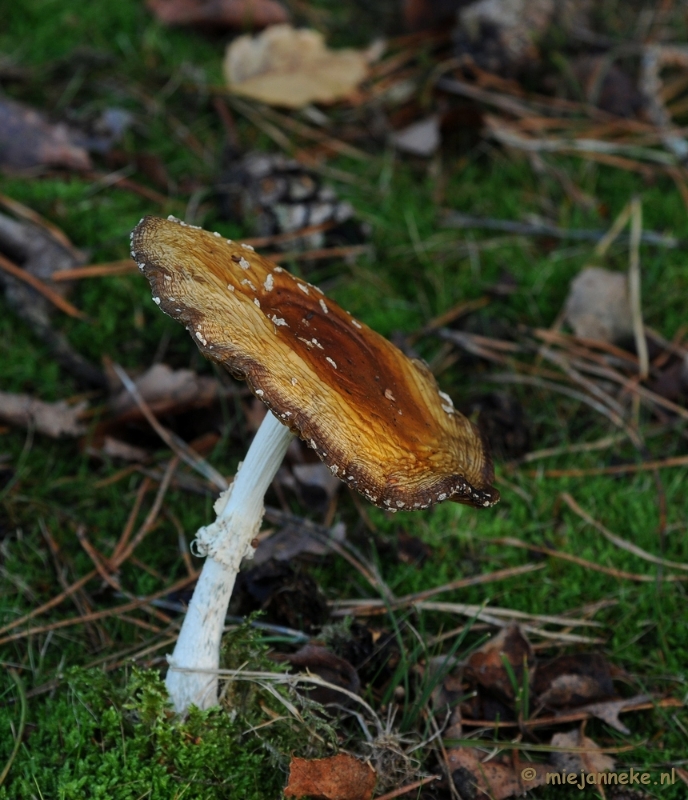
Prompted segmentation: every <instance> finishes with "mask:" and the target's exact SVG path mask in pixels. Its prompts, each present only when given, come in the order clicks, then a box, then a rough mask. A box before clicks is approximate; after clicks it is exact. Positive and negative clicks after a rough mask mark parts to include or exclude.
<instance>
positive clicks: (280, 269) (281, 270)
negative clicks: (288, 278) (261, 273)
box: [272, 267, 284, 272]
mask: <svg viewBox="0 0 688 800" xmlns="http://www.w3.org/2000/svg"><path fill="white" fill-rule="evenodd" d="M272 271H273V272H284V270H283V269H282V267H275V268H274V269H273V270H272Z"/></svg>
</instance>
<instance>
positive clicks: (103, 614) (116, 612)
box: [0, 570, 196, 645]
mask: <svg viewBox="0 0 688 800" xmlns="http://www.w3.org/2000/svg"><path fill="white" fill-rule="evenodd" d="M97 574H98V572H97V571H96V570H93V571H92V572H91V573H89V575H90V577H91V578H92V577H94V576H95V575H97ZM81 580H82V581H83V580H84V579H83V578H82V579H81ZM195 580H196V576H194V577H189V576H186V577H184V578H181V579H180V580H178V581H176V582H175V583H173V584H172V585H171V586H167V587H165V588H164V589H160V590H158V591H157V592H154V593H153V594H150V595H148V596H147V597H142V598H137V599H136V600H132V601H131V602H129V603H123V604H122V605H120V606H113V607H112V608H106V609H103V610H102V611H93V612H92V613H90V614H86V615H85V616H83V617H69V618H67V619H61V620H58V621H57V622H51V623H49V624H47V625H40V626H38V627H35V628H29V629H28V630H26V631H20V632H19V633H13V634H11V635H10V636H5V637H4V638H2V639H0V645H3V644H7V643H8V642H15V641H17V640H19V639H26V638H28V637H29V636H35V635H36V634H39V633H47V632H48V631H55V630H61V629H62V628H70V627H72V625H79V624H81V623H84V622H94V621H95V620H100V619H107V618H108V617H115V616H120V615H121V614H126V613H127V612H128V611H133V610H134V609H137V608H141V607H142V606H145V605H146V604H148V603H150V602H151V601H153V600H157V599H158V598H159V597H164V596H165V595H166V594H171V593H172V592H177V591H179V590H180V589H184V588H186V587H187V586H188V585H189V584H190V583H193V582H194V581H195ZM84 583H85V581H84ZM16 623H17V620H15V622H14V623H12V627H15V625H16ZM7 627H8V626H6V628H7ZM6 628H5V629H6ZM5 629H3V630H5ZM0 632H1V631H0Z"/></svg>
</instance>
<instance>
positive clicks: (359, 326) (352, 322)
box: [351, 319, 363, 328]
mask: <svg viewBox="0 0 688 800" xmlns="http://www.w3.org/2000/svg"><path fill="white" fill-rule="evenodd" d="M351 324H352V325H353V326H354V328H362V327H363V325H361V323H360V322H356V320H355V319H352V320H351Z"/></svg>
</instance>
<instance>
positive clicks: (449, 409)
mask: <svg viewBox="0 0 688 800" xmlns="http://www.w3.org/2000/svg"><path fill="white" fill-rule="evenodd" d="M442 411H444V412H445V413H446V414H449V416H451V415H452V414H455V413H456V412H455V411H454V406H445V404H444V403H442Z"/></svg>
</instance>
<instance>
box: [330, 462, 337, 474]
mask: <svg viewBox="0 0 688 800" xmlns="http://www.w3.org/2000/svg"><path fill="white" fill-rule="evenodd" d="M330 472H331V473H332V474H333V475H336V474H337V473H338V472H339V467H338V466H337V465H336V464H330Z"/></svg>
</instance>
